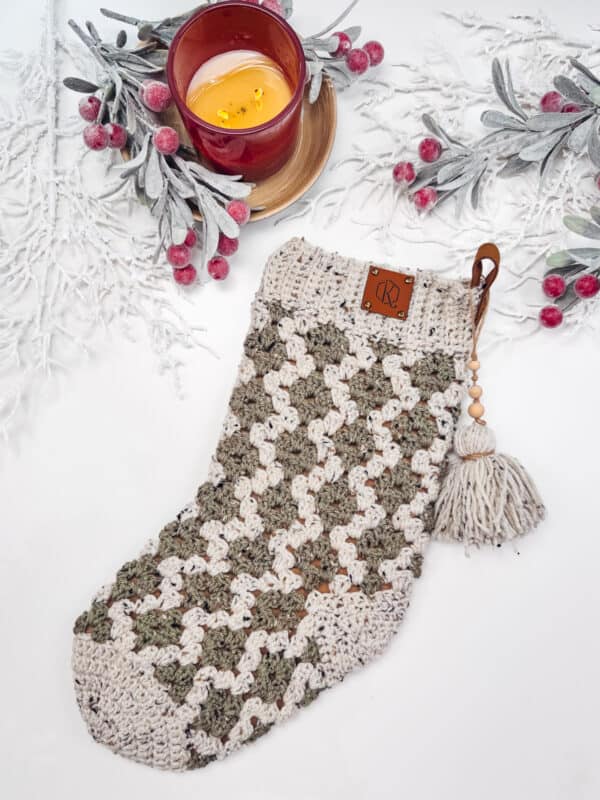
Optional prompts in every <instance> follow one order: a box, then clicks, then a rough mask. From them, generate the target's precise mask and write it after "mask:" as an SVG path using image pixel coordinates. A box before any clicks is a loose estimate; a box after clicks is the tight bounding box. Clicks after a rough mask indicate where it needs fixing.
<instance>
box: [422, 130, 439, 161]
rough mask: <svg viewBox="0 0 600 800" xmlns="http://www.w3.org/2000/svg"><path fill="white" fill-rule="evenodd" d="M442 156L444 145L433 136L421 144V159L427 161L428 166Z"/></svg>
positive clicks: (423, 140)
mask: <svg viewBox="0 0 600 800" xmlns="http://www.w3.org/2000/svg"><path fill="white" fill-rule="evenodd" d="M441 155H442V144H441V142H439V141H438V140H437V139H434V138H433V137H432V136H428V137H427V138H426V139H422V140H421V142H420V143H419V156H420V157H421V160H422V161H426V162H427V163H428V164H431V163H432V162H433V161H437V160H438V158H439V157H440V156H441Z"/></svg>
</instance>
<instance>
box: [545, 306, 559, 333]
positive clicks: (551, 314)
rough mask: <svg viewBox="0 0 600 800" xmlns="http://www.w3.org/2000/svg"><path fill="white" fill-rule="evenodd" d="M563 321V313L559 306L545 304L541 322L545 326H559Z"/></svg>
mask: <svg viewBox="0 0 600 800" xmlns="http://www.w3.org/2000/svg"><path fill="white" fill-rule="evenodd" d="M562 321H563V313H562V311H561V310H560V308H559V307H558V306H544V308H542V310H541V311H540V322H541V324H542V325H543V326H544V328H558V326H559V325H560V323H561V322H562Z"/></svg>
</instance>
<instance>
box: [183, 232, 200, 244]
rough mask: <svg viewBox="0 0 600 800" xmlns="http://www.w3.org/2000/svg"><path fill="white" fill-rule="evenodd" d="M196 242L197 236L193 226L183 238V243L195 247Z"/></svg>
mask: <svg viewBox="0 0 600 800" xmlns="http://www.w3.org/2000/svg"><path fill="white" fill-rule="evenodd" d="M197 242H198V237H197V235H196V231H195V230H194V229H193V228H190V229H189V231H188V232H187V235H186V237H185V240H184V244H186V245H187V246H188V247H190V248H191V247H196V243H197Z"/></svg>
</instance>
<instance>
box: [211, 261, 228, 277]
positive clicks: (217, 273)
mask: <svg viewBox="0 0 600 800" xmlns="http://www.w3.org/2000/svg"><path fill="white" fill-rule="evenodd" d="M208 274H209V275H210V277H211V278H214V279H215V280H216V281H224V280H225V278H226V277H227V276H228V275H229V264H228V262H227V259H226V258H223V256H214V258H211V260H210V261H209V262H208Z"/></svg>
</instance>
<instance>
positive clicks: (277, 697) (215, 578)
mask: <svg viewBox="0 0 600 800" xmlns="http://www.w3.org/2000/svg"><path fill="white" fill-rule="evenodd" d="M368 266H369V265H368V264H366V263H364V262H360V261H358V260H354V259H347V258H342V257H340V256H338V255H334V254H330V253H327V252H325V251H323V250H321V249H319V248H316V247H313V246H311V245H309V244H307V243H305V242H304V241H301V240H299V239H293V240H291V241H290V242H288V243H287V244H285V245H284V246H283V247H282V248H281V249H280V250H279V251H278V252H276V253H275V254H274V255H273V256H272V257H271V259H270V260H269V263H268V265H267V268H266V270H265V275H264V279H263V283H262V287H261V289H260V291H259V293H258V296H257V298H256V300H255V303H254V306H253V314H252V323H251V329H250V332H249V333H248V336H247V338H246V342H245V346H244V349H245V355H244V357H243V359H242V363H241V365H240V368H239V374H238V381H237V384H236V386H235V388H234V390H233V394H232V397H231V402H230V405H229V409H228V413H227V415H226V418H225V423H224V429H223V434H222V436H221V439H220V441H219V444H218V447H217V450H216V454H215V457H214V459H213V463H212V467H211V471H210V475H209V479H208V481H207V482H206V483H204V484H202V486H200V488H199V490H198V494H197V498H196V502H195V503H194V504H192V505H191V506H190V507H188V508H187V509H185V510H184V511H183V512H182V513H181V514H180V515H179V517H178V518H177V520H176V521H175V522H173V523H171V524H170V525H167V526H166V527H165V528H164V530H163V531H162V532H161V534H160V536H159V538H158V539H157V541H156V542H155V543H154V544H153V545H152V546H151V547H149V548H147V549H146V551H145V552H144V553H143V554H142V555H141V556H140V557H139V558H138V559H137V560H135V561H132V562H129V563H127V564H125V565H124V566H123V567H122V568H121V569H120V570H119V571H118V573H117V575H116V578H115V581H114V582H113V583H112V584H111V585H109V586H107V587H106V588H105V589H103V590H102V591H101V592H100V594H99V595H98V596H97V597H96V599H95V600H94V602H93V603H92V605H91V607H90V608H89V609H88V610H87V611H86V612H84V613H83V614H82V615H81V616H80V617H79V619H78V620H77V622H76V624H75V639H74V651H73V668H74V675H75V688H76V693H77V699H78V702H79V706H80V708H81V712H82V714H83V716H84V718H85V720H86V722H87V725H88V727H89V729H90V731H91V733H92V735H93V736H94V737H95V738H96V739H97V740H98V741H100V742H103V743H105V744H107V745H108V746H109V747H111V748H112V749H113V750H115V751H117V752H119V753H121V754H122V755H125V756H128V757H129V758H132V759H135V760H137V761H141V762H143V763H146V764H150V765H152V766H157V767H163V768H166V769H173V770H183V769H189V768H195V767H201V766H204V765H206V764H208V763H209V762H211V761H213V760H215V759H218V758H223V757H224V756H226V755H227V754H228V753H230V752H232V751H233V750H236V749H237V748H238V747H239V746H240V745H242V744H244V743H245V742H250V741H253V740H255V739H256V738H258V737H259V736H262V735H263V734H264V733H266V732H267V731H268V730H269V729H270V728H271V727H272V726H273V725H274V724H275V723H278V722H281V721H282V720H284V719H286V718H287V717H288V716H290V715H291V714H292V713H294V712H295V711H296V709H298V708H299V707H301V706H304V705H307V704H308V703H310V702H312V701H313V700H314V699H315V698H316V697H317V695H318V694H319V692H321V691H322V690H323V689H325V688H327V687H330V686H332V685H333V684H334V683H337V682H338V681H340V680H341V679H342V678H343V677H344V675H346V673H348V671H349V670H351V669H353V668H354V667H356V666H359V665H361V664H364V663H366V662H367V661H369V660H370V659H371V658H372V657H373V656H375V655H376V654H377V653H379V652H380V651H381V650H382V649H383V648H384V647H385V646H386V644H387V643H388V642H389V640H390V638H391V636H392V635H393V633H394V632H395V630H396V629H397V627H398V625H399V623H400V621H401V620H402V617H403V615H404V613H405V610H406V608H407V605H408V599H409V594H410V590H411V586H412V583H413V579H414V577H415V576H418V575H419V574H420V571H421V564H422V559H423V553H424V549H425V546H426V544H427V542H428V540H429V531H430V530H431V525H432V519H431V510H432V504H433V501H434V500H435V498H436V496H437V494H438V489H439V476H440V473H441V472H442V470H443V469H444V465H445V460H446V456H447V452H448V449H449V447H450V444H451V439H452V434H453V431H454V425H455V421H456V417H457V414H458V410H459V405H460V401H461V399H462V396H463V380H464V364H465V361H466V358H467V354H468V351H469V346H470V338H471V329H470V317H469V303H468V295H469V289H468V284H467V283H466V282H461V281H452V280H447V279H443V278H440V277H437V276H436V275H434V274H432V273H429V272H417V273H416V276H415V283H414V289H413V295H412V300H411V304H410V310H409V313H408V318H407V320H406V321H399V320H397V319H393V318H390V317H385V316H379V315H377V314H369V313H367V312H366V311H363V310H362V309H361V297H362V291H363V287H364V283H365V279H366V275H367V270H368Z"/></svg>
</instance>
